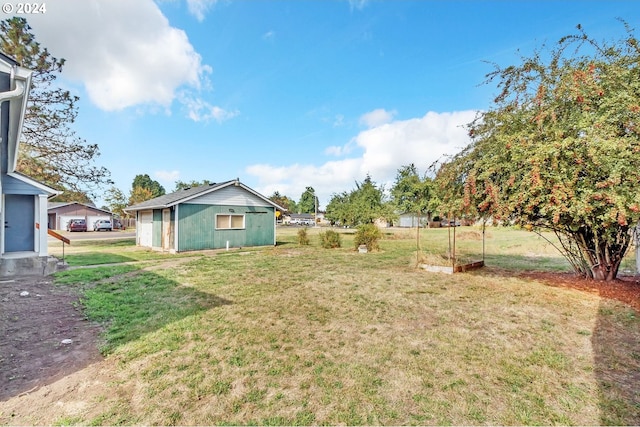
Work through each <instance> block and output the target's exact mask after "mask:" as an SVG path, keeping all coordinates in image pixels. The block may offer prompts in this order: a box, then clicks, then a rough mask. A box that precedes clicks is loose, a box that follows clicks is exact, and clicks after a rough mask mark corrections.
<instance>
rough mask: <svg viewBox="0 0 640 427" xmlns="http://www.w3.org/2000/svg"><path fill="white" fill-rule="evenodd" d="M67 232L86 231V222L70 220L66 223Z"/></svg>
mask: <svg viewBox="0 0 640 427" xmlns="http://www.w3.org/2000/svg"><path fill="white" fill-rule="evenodd" d="M67 231H87V221H85V220H84V219H71V220H69V222H68V223H67Z"/></svg>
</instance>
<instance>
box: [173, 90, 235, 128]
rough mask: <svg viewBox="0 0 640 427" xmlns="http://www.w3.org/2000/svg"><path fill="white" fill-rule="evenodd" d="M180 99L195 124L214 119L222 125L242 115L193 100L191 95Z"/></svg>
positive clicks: (197, 99) (202, 101)
mask: <svg viewBox="0 0 640 427" xmlns="http://www.w3.org/2000/svg"><path fill="white" fill-rule="evenodd" d="M179 99H180V102H181V103H182V104H183V105H184V106H185V108H186V109H187V117H189V118H190V119H191V120H193V121H194V122H208V121H210V120H212V119H213V120H215V121H217V122H218V123H222V122H224V121H226V120H230V119H232V118H234V117H236V116H237V115H239V114H240V113H239V112H238V111H228V110H225V109H223V108H221V107H218V106H215V105H211V104H209V103H208V102H206V101H204V100H203V99H200V98H193V97H191V96H189V95H181V96H180V97H179Z"/></svg>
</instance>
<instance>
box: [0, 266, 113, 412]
mask: <svg viewBox="0 0 640 427" xmlns="http://www.w3.org/2000/svg"><path fill="white" fill-rule="evenodd" d="M52 282H53V279H52V278H51V277H41V276H36V277H34V276H22V277H12V278H0V401H5V400H7V399H9V398H11V397H13V396H17V395H20V394H22V393H27V392H29V391H32V390H35V389H37V388H38V387H40V386H42V385H45V384H50V383H52V382H54V381H56V380H58V379H60V378H63V377H64V376H66V375H68V374H70V373H73V372H76V371H78V370H80V369H81V368H84V367H85V366H87V365H89V364H91V363H94V362H97V361H100V360H102V356H101V355H100V352H99V351H98V346H97V344H98V340H99V334H100V327H99V326H98V325H96V324H95V323H92V322H89V321H87V320H86V319H85V317H84V315H83V314H82V312H81V310H80V309H79V307H78V305H77V302H78V295H77V294H76V292H75V291H74V289H73V288H70V287H67V286H54V285H53V283H52ZM26 293H28V294H26ZM21 294H22V295H21ZM68 340H70V341H68ZM63 341H64V342H63Z"/></svg>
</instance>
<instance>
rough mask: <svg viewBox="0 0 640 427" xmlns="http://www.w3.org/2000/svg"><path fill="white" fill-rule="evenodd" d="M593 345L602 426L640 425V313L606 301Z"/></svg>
mask: <svg viewBox="0 0 640 427" xmlns="http://www.w3.org/2000/svg"><path fill="white" fill-rule="evenodd" d="M637 285H638V286H640V284H637ZM591 343H592V346H593V352H594V366H595V368H594V369H595V377H596V380H597V382H598V392H599V397H600V402H599V406H600V424H601V425H640V313H639V312H637V311H635V310H633V309H632V308H630V307H628V306H622V305H620V304H618V303H614V302H612V301H610V300H606V299H603V300H602V302H601V303H600V307H599V310H598V319H597V321H596V324H595V326H594V328H593V335H592V338H591Z"/></svg>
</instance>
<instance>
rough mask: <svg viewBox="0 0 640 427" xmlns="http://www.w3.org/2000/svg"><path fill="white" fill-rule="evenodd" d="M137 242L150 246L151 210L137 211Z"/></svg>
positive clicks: (151, 231) (151, 234)
mask: <svg viewBox="0 0 640 427" xmlns="http://www.w3.org/2000/svg"><path fill="white" fill-rule="evenodd" d="M138 224H139V227H137V228H138V244H139V245H140V246H146V247H148V248H150V247H151V246H152V245H151V242H152V240H151V239H152V237H153V211H142V212H140V213H138Z"/></svg>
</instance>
